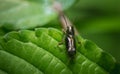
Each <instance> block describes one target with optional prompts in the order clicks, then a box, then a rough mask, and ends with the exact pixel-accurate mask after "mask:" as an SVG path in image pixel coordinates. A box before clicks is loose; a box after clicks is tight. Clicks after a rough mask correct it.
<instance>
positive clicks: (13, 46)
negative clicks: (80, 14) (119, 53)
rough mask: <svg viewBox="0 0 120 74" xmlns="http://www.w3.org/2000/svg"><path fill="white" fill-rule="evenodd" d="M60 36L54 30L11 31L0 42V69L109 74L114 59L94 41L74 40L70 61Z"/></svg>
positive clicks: (23, 73) (14, 73) (27, 73)
mask: <svg viewBox="0 0 120 74" xmlns="http://www.w3.org/2000/svg"><path fill="white" fill-rule="evenodd" d="M62 38H63V33H62V32H61V31H59V30H57V29H54V28H38V29H35V31H30V30H22V31H19V32H16V31H14V32H10V33H8V34H6V35H5V36H4V37H1V39H0V46H1V48H0V69H1V70H3V71H5V72H7V73H8V74H42V73H44V74H56V73H57V74H109V73H110V72H111V71H112V70H113V69H114V66H115V59H114V58H113V57H112V56H111V55H110V54H108V53H106V52H105V51H103V50H102V49H100V48H99V47H98V46H96V45H95V44H94V43H93V42H91V41H89V40H86V39H83V38H81V37H80V36H78V37H76V39H77V41H80V42H81V44H78V43H76V45H77V53H76V56H75V58H74V59H72V61H71V60H70V57H69V56H67V53H66V48H65V45H64V44H63V45H59V46H58V43H59V42H60V41H61V40H62Z"/></svg>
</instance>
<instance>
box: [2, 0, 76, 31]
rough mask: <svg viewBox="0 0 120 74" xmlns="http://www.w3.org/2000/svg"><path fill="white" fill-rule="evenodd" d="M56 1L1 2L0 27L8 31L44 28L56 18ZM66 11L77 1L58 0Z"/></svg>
mask: <svg viewBox="0 0 120 74" xmlns="http://www.w3.org/2000/svg"><path fill="white" fill-rule="evenodd" d="M53 1H54V0H0V25H2V26H4V27H5V28H7V29H15V30H16V29H28V28H34V27H36V26H42V25H45V24H46V23H48V22H49V21H51V20H53V19H54V18H56V16H57V15H56V12H55V11H54V10H53V9H52V3H53ZM57 1H59V2H60V3H62V6H63V8H64V9H66V8H68V7H70V6H71V5H72V4H73V3H74V1H75V0H65V1H64V0H57Z"/></svg>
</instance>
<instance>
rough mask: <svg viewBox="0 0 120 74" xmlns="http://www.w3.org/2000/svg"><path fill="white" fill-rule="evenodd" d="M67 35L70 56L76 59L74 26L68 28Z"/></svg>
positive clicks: (66, 40) (66, 43)
mask: <svg viewBox="0 0 120 74" xmlns="http://www.w3.org/2000/svg"><path fill="white" fill-rule="evenodd" d="M65 34H66V35H65V45H66V49H67V53H68V56H69V57H71V58H74V55H75V54H76V44H75V34H74V28H73V26H68V27H67V29H66V33H65Z"/></svg>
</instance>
